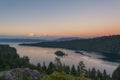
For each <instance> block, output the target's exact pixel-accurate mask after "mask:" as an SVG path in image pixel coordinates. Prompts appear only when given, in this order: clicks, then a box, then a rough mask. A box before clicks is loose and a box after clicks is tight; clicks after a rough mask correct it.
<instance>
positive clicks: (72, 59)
mask: <svg viewBox="0 0 120 80" xmlns="http://www.w3.org/2000/svg"><path fill="white" fill-rule="evenodd" d="M0 44H9V45H10V46H11V47H15V48H16V49H17V53H18V54H19V55H20V56H28V57H29V58H30V62H31V63H32V64H35V65H36V64H37V63H38V62H39V63H41V64H43V62H45V63H46V65H47V64H48V63H49V62H50V61H54V59H55V57H57V56H56V55H55V54H54V53H55V52H56V51H58V50H61V51H63V52H65V53H66V54H68V56H65V57H63V58H61V61H62V63H63V64H66V65H70V66H72V65H75V66H77V65H78V63H79V61H84V63H85V65H86V68H87V69H88V68H93V67H95V68H96V69H99V70H101V71H103V70H104V69H106V71H107V73H109V74H112V72H113V71H114V70H115V69H116V68H117V67H118V65H119V63H115V62H108V61H104V60H101V59H98V58H101V57H104V56H102V55H98V54H95V53H88V52H84V53H85V54H86V55H90V56H92V57H89V56H85V55H81V54H78V53H75V51H72V50H67V49H60V48H42V47H30V46H19V45H18V43H0Z"/></svg>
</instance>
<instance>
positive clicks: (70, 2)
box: [0, 0, 120, 37]
mask: <svg viewBox="0 0 120 80" xmlns="http://www.w3.org/2000/svg"><path fill="white" fill-rule="evenodd" d="M115 34H120V0H0V35H28V36H74V37H90V36H91V37H93V36H104V35H115Z"/></svg>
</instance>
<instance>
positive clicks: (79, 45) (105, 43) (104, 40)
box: [21, 35, 120, 62]
mask: <svg viewBox="0 0 120 80" xmlns="http://www.w3.org/2000/svg"><path fill="white" fill-rule="evenodd" d="M21 45H26V46H37V47H51V48H65V49H72V50H84V51H92V52H99V53H101V54H102V55H104V56H106V57H107V58H104V60H109V61H116V62H120V35H113V36H104V37H97V38H91V39H77V40H71V41H54V42H41V43H33V44H21Z"/></svg>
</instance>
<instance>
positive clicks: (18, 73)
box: [0, 68, 42, 80]
mask: <svg viewBox="0 0 120 80" xmlns="http://www.w3.org/2000/svg"><path fill="white" fill-rule="evenodd" d="M41 76H42V74H41V73H40V72H38V71H37V70H31V69H29V68H23V69H22V68H16V69H12V70H9V71H3V72H0V77H3V78H5V80H24V79H27V80H36V79H38V78H39V77H41Z"/></svg>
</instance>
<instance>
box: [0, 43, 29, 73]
mask: <svg viewBox="0 0 120 80" xmlns="http://www.w3.org/2000/svg"><path fill="white" fill-rule="evenodd" d="M29 66H30V63H29V58H28V57H26V56H24V57H22V58H20V57H19V55H18V54H17V52H16V49H15V48H12V47H9V45H0V71H3V70H9V69H12V68H17V67H29Z"/></svg>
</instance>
